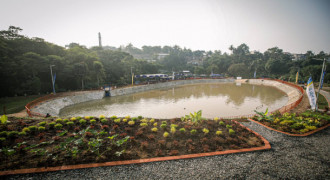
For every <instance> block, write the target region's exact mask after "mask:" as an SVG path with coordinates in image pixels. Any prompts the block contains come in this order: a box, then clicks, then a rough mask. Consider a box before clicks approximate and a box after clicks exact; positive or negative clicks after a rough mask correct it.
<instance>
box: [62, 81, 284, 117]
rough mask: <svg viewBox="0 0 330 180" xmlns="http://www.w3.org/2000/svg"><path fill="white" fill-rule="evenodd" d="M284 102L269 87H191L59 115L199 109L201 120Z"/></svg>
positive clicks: (144, 113) (156, 114)
mask: <svg viewBox="0 0 330 180" xmlns="http://www.w3.org/2000/svg"><path fill="white" fill-rule="evenodd" d="M287 101H288V97H287V95H286V94H285V93H284V92H281V91H280V90H278V89H276V88H274V87H269V86H263V85H251V84H235V83H218V84H193V85H183V86H177V87H173V88H166V89H161V90H159V89H158V90H152V91H146V92H141V93H135V94H129V95H124V96H116V97H107V98H103V99H101V100H96V101H90V102H86V103H81V104H75V105H73V106H68V107H65V108H64V109H62V110H61V112H60V116H61V117H72V116H99V115H105V116H107V117H109V116H112V115H116V116H119V117H123V116H127V115H130V116H131V117H135V116H139V115H141V116H143V117H153V118H175V117H182V116H184V115H186V114H189V113H191V112H197V111H199V110H202V116H203V117H205V118H214V117H229V116H237V115H248V114H254V110H257V111H265V110H266V108H268V109H269V110H270V111H273V110H276V109H278V108H280V107H282V106H284V105H285V104H286V103H287Z"/></svg>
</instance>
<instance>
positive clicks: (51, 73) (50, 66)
mask: <svg viewBox="0 0 330 180" xmlns="http://www.w3.org/2000/svg"><path fill="white" fill-rule="evenodd" d="M53 66H55V65H49V68H50V75H51V76H52V87H53V94H54V95H55V94H56V92H55V83H54V76H53V69H52V67H53Z"/></svg>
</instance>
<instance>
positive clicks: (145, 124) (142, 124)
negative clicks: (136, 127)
mask: <svg viewBox="0 0 330 180" xmlns="http://www.w3.org/2000/svg"><path fill="white" fill-rule="evenodd" d="M140 126H142V127H143V126H148V124H147V123H141V124H140Z"/></svg>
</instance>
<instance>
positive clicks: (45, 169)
mask: <svg viewBox="0 0 330 180" xmlns="http://www.w3.org/2000/svg"><path fill="white" fill-rule="evenodd" d="M233 122H234V123H236V124H238V125H239V126H241V127H243V128H245V129H247V130H248V131H250V132H252V133H253V134H255V135H256V136H257V137H259V138H261V140H262V141H263V143H264V144H265V145H264V146H261V147H254V148H245V149H238V150H226V151H216V152H209V153H198V154H187V155H181V156H167V157H156V158H149V159H136V160H126V161H112V162H104V163H92V164H78V165H67V166H57V167H42V168H31V169H16V170H9V171H1V172H0V176H5V175H15V174H28V173H41V172H51V171H61V170H73V169H82V168H93V167H104V166H118V165H128V164H140V163H149V162H157V161H169V160H179V159H189V158H198V157H205V156H215V155H225V154H233V153H244V152H252V151H261V150H267V149H271V146H270V143H269V142H268V141H267V140H266V139H265V138H264V137H262V136H261V135H260V134H258V133H257V132H254V131H252V130H251V129H249V128H247V127H245V126H244V125H242V124H240V123H238V122H237V121H234V120H233Z"/></svg>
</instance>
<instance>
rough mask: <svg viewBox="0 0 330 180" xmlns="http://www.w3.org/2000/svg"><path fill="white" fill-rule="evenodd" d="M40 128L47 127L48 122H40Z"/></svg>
mask: <svg viewBox="0 0 330 180" xmlns="http://www.w3.org/2000/svg"><path fill="white" fill-rule="evenodd" d="M38 125H39V126H46V125H47V122H46V121H43V122H40V123H38Z"/></svg>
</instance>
